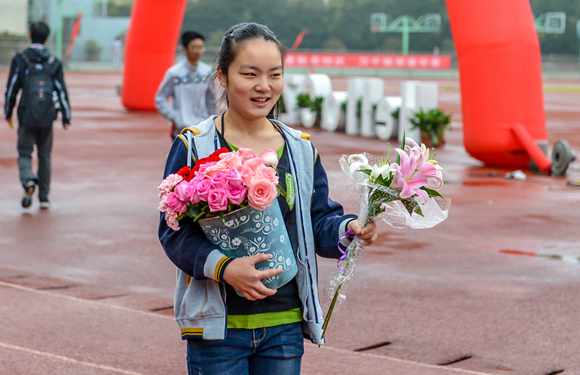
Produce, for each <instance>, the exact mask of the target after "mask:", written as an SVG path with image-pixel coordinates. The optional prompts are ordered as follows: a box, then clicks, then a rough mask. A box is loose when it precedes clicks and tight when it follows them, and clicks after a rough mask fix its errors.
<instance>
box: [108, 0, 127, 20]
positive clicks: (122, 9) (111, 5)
mask: <svg viewBox="0 0 580 375" xmlns="http://www.w3.org/2000/svg"><path fill="white" fill-rule="evenodd" d="M132 7H133V1H131V0H126V1H112V0H109V1H107V15H108V16H109V17H129V16H130V15H131V8H132Z"/></svg>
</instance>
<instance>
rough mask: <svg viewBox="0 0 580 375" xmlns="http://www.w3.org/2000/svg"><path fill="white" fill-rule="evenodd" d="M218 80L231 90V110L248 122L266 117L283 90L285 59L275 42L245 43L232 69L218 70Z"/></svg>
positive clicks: (232, 64) (257, 41)
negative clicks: (283, 59)
mask: <svg viewBox="0 0 580 375" xmlns="http://www.w3.org/2000/svg"><path fill="white" fill-rule="evenodd" d="M218 79H219V82H220V84H221V85H222V86H223V87H226V88H227V90H228V100H229V110H230V111H233V112H235V113H236V114H238V115H241V116H243V117H246V118H248V119H259V118H262V117H266V116H267V115H268V113H270V110H271V109H272V107H274V105H275V104H276V102H277V101H278V98H279V97H280V93H282V89H283V88H284V76H283V67H282V56H281V55H280V50H279V49H278V46H277V45H276V44H275V43H274V42H270V41H266V40H264V39H254V40H250V41H248V42H246V43H245V45H244V46H243V47H242V48H241V49H240V51H238V54H237V55H236V57H235V59H234V61H232V63H231V64H230V66H229V69H228V72H227V76H226V75H225V74H223V72H222V71H221V68H220V67H218Z"/></svg>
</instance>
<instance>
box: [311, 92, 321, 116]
mask: <svg viewBox="0 0 580 375" xmlns="http://www.w3.org/2000/svg"><path fill="white" fill-rule="evenodd" d="M323 101H324V98H323V97H322V96H317V97H316V98H314V100H313V101H312V104H311V105H310V109H311V110H312V112H316V119H317V120H320V119H321V118H322V102H323Z"/></svg>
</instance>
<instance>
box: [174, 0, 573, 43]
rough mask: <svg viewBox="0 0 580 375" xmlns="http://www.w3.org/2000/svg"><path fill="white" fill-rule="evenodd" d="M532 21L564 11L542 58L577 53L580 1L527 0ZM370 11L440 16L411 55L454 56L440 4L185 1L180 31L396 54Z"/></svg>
mask: <svg viewBox="0 0 580 375" xmlns="http://www.w3.org/2000/svg"><path fill="white" fill-rule="evenodd" d="M531 6H532V10H533V12H534V14H535V15H536V16H538V15H540V14H542V13H545V12H549V11H563V12H566V16H567V18H566V23H567V25H566V26H567V27H566V32H565V34H562V35H547V34H539V39H540V43H541V47H542V52H543V53H561V54H576V53H578V45H579V42H578V37H577V36H576V21H577V20H578V19H580V0H531ZM374 12H382V13H386V14H388V15H389V16H390V17H392V18H396V17H398V16H401V15H410V16H413V17H415V18H417V17H419V16H422V15H424V14H427V13H439V14H441V19H442V27H441V31H440V32H438V33H414V34H411V35H410V50H411V52H431V51H433V49H434V47H436V46H437V47H439V49H440V50H441V52H442V53H453V40H452V36H451V30H450V27H449V17H448V15H447V10H446V7H445V1H444V0H406V1H400V0H328V6H325V5H324V2H323V1H322V0H287V1H282V0H280V1H275V2H272V1H271V0H244V1H238V0H196V1H189V3H188V5H187V10H186V14H185V18H184V23H183V29H193V30H197V31H200V32H202V33H203V34H204V35H205V36H206V42H207V44H208V45H209V46H214V47H217V46H219V42H220V40H221V36H223V33H224V32H225V30H227V29H228V28H230V27H231V26H233V25H235V24H237V23H239V22H247V21H254V22H258V23H263V24H266V25H268V26H269V27H270V28H271V29H272V31H274V33H276V35H277V36H278V38H279V39H280V40H281V41H282V42H283V43H284V44H285V45H286V46H291V45H292V44H293V43H294V40H295V38H296V36H297V35H298V33H300V31H302V30H304V29H306V30H308V34H307V35H306V37H305V38H304V40H303V41H302V44H301V45H300V49H301V50H305V49H312V50H323V49H330V48H332V47H331V46H338V47H337V48H338V49H344V48H346V49H347V50H349V51H377V52H391V53H398V52H400V50H401V34H399V33H372V32H371V31H370V15H371V13H374Z"/></svg>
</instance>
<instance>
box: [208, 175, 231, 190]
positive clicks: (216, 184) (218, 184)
mask: <svg viewBox="0 0 580 375" xmlns="http://www.w3.org/2000/svg"><path fill="white" fill-rule="evenodd" d="M227 184H228V179H227V178H226V175H225V174H224V173H222V172H218V173H216V174H215V175H214V176H213V177H212V178H211V189H212V190H213V189H223V188H225V187H226V185H227Z"/></svg>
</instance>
